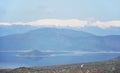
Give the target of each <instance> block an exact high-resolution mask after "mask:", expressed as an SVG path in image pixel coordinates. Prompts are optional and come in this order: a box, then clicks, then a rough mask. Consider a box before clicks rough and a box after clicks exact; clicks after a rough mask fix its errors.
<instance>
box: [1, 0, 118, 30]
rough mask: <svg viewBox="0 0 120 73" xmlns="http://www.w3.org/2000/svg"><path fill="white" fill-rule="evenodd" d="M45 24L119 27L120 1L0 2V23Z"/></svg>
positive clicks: (38, 0)
mask: <svg viewBox="0 0 120 73" xmlns="http://www.w3.org/2000/svg"><path fill="white" fill-rule="evenodd" d="M45 20H47V21H45ZM41 21H42V22H41ZM43 21H44V22H43ZM56 21H57V22H56ZM68 21H69V22H68ZM36 22H39V23H36ZM45 22H50V23H51V24H53V25H56V24H57V25H56V26H59V25H60V24H61V23H62V26H64V25H65V26H74V25H75V26H76V25H77V27H78V26H80V27H81V26H82V27H83V26H85V25H86V24H92V26H93V25H94V26H96V25H97V26H98V27H102V28H104V27H109V26H115V27H120V0H0V23H1V24H3V23H5V24H6V23H7V24H6V25H8V24H11V23H14V24H16V23H17V24H18V23H19V24H23V23H26V24H28V23H32V25H36V24H37V25H38V24H40V25H41V23H43V24H42V25H46V24H48V23H46V24H45ZM70 23H72V24H70ZM74 23H75V24H74ZM51 24H50V25H51ZM79 24H80V25H79ZM82 24H83V25H82ZM30 25H31V24H30ZM60 26H61V25H60Z"/></svg>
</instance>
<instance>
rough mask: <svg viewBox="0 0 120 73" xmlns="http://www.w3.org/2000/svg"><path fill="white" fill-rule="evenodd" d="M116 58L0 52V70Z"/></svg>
mask: <svg viewBox="0 0 120 73" xmlns="http://www.w3.org/2000/svg"><path fill="white" fill-rule="evenodd" d="M117 56H120V53H119V52H80V51H42V52H41V51H1V52H0V68H16V67H23V66H25V67H31V66H50V65H58V64H71V63H80V62H94V61H103V60H108V59H111V58H114V57H117Z"/></svg>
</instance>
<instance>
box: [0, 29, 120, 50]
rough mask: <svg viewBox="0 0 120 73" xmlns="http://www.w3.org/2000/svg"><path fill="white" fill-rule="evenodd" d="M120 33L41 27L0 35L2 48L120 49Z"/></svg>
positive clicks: (0, 46)
mask: <svg viewBox="0 0 120 73" xmlns="http://www.w3.org/2000/svg"><path fill="white" fill-rule="evenodd" d="M119 43H120V35H111V36H96V35H93V34H90V33H87V32H84V31H75V30H72V29H65V28H62V29H58V28H39V29H37V30H33V31H30V32H27V33H23V34H15V35H8V36H4V37H0V48H1V50H17V49H38V50H48V49H49V50H82V51H88V50H90V51H120V50H119V48H120V45H119Z"/></svg>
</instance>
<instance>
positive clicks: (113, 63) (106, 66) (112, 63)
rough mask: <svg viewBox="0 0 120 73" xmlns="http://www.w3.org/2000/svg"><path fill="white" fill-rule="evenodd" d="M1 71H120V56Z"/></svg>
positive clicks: (25, 72) (0, 71) (86, 72)
mask: <svg viewBox="0 0 120 73" xmlns="http://www.w3.org/2000/svg"><path fill="white" fill-rule="evenodd" d="M0 73H120V57H117V58H114V59H112V60H107V61H102V62H89V63H76V64H69V65H55V66H45V67H30V68H27V67H20V68H16V69H0Z"/></svg>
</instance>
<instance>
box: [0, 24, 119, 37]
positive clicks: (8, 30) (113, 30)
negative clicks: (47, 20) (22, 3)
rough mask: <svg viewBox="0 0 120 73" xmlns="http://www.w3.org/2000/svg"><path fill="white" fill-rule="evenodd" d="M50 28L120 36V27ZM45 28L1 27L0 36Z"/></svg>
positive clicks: (28, 26) (26, 26)
mask: <svg viewBox="0 0 120 73" xmlns="http://www.w3.org/2000/svg"><path fill="white" fill-rule="evenodd" d="M46 27H49V28H65V29H73V30H77V31H84V32H89V33H91V34H95V35H99V36H105V35H120V33H119V31H120V27H109V28H99V27H94V26H86V27H82V28H79V27H78V28H77V27H75V28H74V27H57V26H56V27H55V26H46ZM39 28H45V26H30V25H24V24H23V25H11V26H8V25H0V36H7V35H13V34H20V33H26V32H30V31H32V30H35V29H39Z"/></svg>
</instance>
